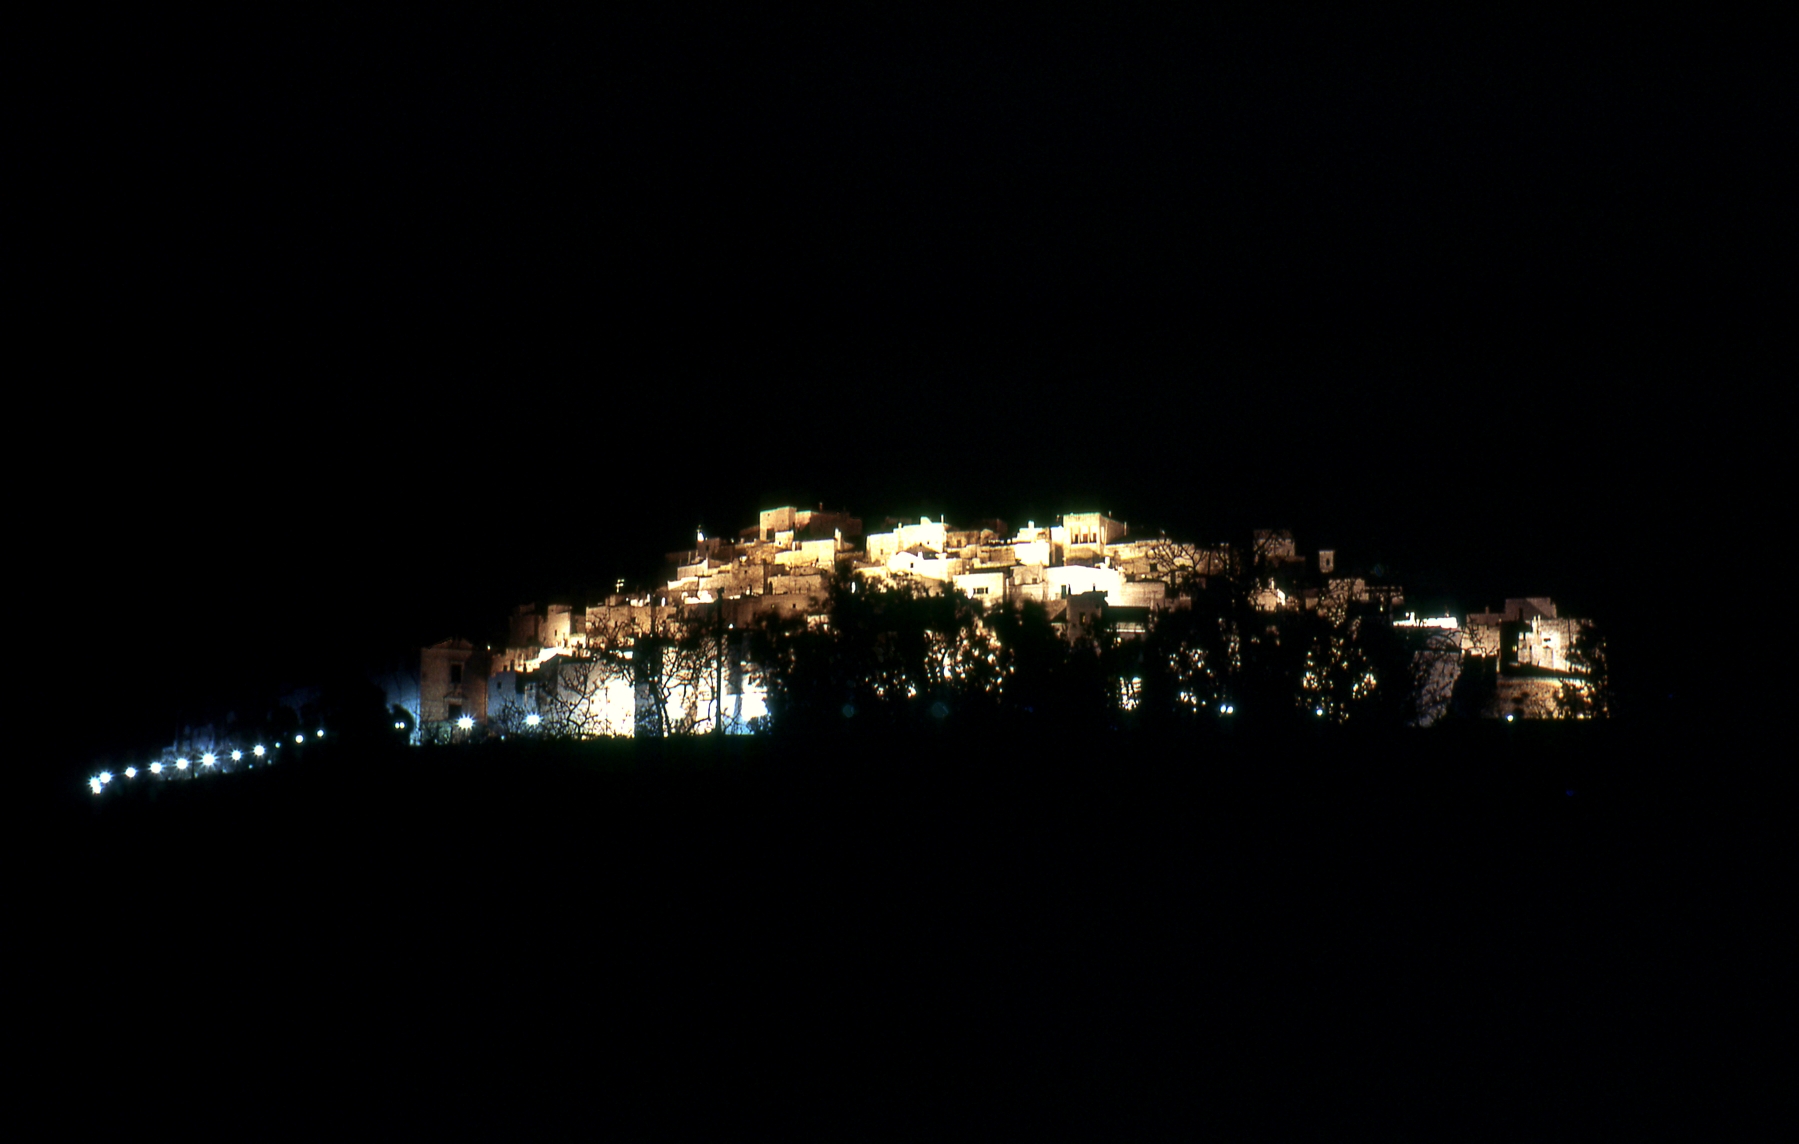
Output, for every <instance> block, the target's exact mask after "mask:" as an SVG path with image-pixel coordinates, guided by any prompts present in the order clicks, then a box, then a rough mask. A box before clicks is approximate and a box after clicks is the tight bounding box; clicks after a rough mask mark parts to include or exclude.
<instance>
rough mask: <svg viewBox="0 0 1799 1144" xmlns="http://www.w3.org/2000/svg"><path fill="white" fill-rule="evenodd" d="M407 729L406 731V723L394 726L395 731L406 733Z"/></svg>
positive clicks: (397, 723)
mask: <svg viewBox="0 0 1799 1144" xmlns="http://www.w3.org/2000/svg"><path fill="white" fill-rule="evenodd" d="M405 729H406V724H404V723H399V722H396V723H395V724H394V730H396V731H404V730H405Z"/></svg>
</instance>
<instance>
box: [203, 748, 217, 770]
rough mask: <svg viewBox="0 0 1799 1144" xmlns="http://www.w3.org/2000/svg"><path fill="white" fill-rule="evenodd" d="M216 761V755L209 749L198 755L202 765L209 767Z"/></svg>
mask: <svg viewBox="0 0 1799 1144" xmlns="http://www.w3.org/2000/svg"><path fill="white" fill-rule="evenodd" d="M218 761H219V757H218V756H217V755H215V754H213V753H212V752H211V751H208V752H206V753H205V754H204V755H201V756H200V762H201V764H202V765H203V766H208V767H210V766H212V765H213V764H214V763H216V762H218Z"/></svg>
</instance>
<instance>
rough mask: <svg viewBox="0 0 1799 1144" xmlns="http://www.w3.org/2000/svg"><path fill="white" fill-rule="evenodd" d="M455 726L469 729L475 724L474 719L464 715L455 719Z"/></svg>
mask: <svg viewBox="0 0 1799 1144" xmlns="http://www.w3.org/2000/svg"><path fill="white" fill-rule="evenodd" d="M456 726H458V727H460V728H461V729H462V730H464V731H467V730H471V729H472V728H473V727H474V726H475V720H474V719H473V718H472V717H470V716H468V715H464V716H463V717H462V718H460V719H458V720H456Z"/></svg>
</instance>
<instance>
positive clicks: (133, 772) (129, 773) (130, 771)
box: [125, 767, 137, 779]
mask: <svg viewBox="0 0 1799 1144" xmlns="http://www.w3.org/2000/svg"><path fill="white" fill-rule="evenodd" d="M125 777H126V778H128V779H134V778H136V777H137V768H136V767H126V768H125Z"/></svg>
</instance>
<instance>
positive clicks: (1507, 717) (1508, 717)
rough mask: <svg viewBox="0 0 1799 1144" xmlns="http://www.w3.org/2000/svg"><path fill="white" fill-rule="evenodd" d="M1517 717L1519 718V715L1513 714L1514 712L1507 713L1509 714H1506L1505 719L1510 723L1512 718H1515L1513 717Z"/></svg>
mask: <svg viewBox="0 0 1799 1144" xmlns="http://www.w3.org/2000/svg"><path fill="white" fill-rule="evenodd" d="M1516 718H1517V716H1516V715H1512V714H1507V715H1506V717H1505V721H1506V722H1507V723H1510V722H1511V721H1512V720H1513V719H1516Z"/></svg>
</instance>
